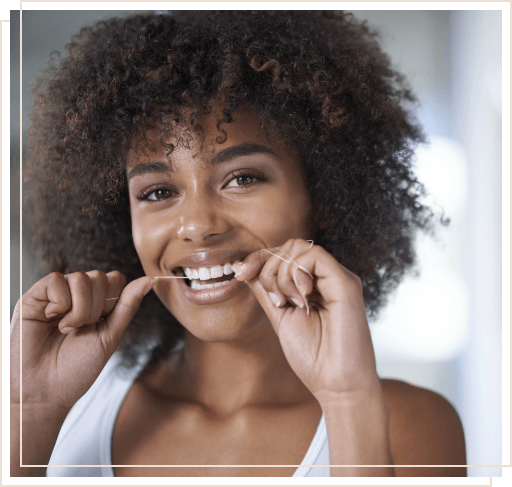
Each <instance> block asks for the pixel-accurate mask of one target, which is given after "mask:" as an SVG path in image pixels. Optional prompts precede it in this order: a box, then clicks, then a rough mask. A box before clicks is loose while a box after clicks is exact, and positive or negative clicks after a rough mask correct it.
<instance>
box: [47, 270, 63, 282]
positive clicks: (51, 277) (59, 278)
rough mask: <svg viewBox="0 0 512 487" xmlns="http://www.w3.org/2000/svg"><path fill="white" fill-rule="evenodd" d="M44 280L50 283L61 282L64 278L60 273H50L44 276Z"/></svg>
mask: <svg viewBox="0 0 512 487" xmlns="http://www.w3.org/2000/svg"><path fill="white" fill-rule="evenodd" d="M46 279H48V280H49V281H50V282H58V281H62V280H63V279H64V276H63V275H62V274H61V273H60V272H50V274H48V275H47V276H46Z"/></svg>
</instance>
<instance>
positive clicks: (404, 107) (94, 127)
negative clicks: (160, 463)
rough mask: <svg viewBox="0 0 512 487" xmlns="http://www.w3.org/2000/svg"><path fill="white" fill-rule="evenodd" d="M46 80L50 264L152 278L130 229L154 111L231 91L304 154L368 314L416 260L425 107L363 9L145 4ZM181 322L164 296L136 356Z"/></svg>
mask: <svg viewBox="0 0 512 487" xmlns="http://www.w3.org/2000/svg"><path fill="white" fill-rule="evenodd" d="M66 49H67V55H66V56H64V57H62V59H60V60H59V61H56V62H54V63H53V64H50V66H49V67H48V68H47V69H46V71H45V72H44V73H43V74H42V76H41V77H40V78H39V79H38V81H37V83H36V85H35V88H34V107H33V111H32V114H31V126H30V137H29V166H30V169H29V182H30V184H31V188H32V193H31V194H32V205H33V213H34V228H35V234H36V235H35V240H36V244H37V248H38V249H39V251H40V254H41V256H42V258H43V260H44V261H45V262H46V263H47V264H48V266H47V269H46V270H47V271H50V270H51V271H60V272H63V273H69V272H75V271H88V270H92V269H99V270H102V271H104V272H109V271H111V270H114V269H117V270H119V271H120V272H122V273H123V274H125V276H126V277H127V279H128V280H132V279H134V278H137V277H140V276H141V275H143V270H142V267H141V265H140V262H139V259H138V257H137V254H136V252H135V248H134V245H133V242H132V236H131V221H130V214H129V207H128V199H127V188H126V176H125V164H126V162H125V155H126V152H127V150H128V148H129V145H130V140H132V139H133V137H134V135H135V134H140V135H142V136H143V135H144V134H145V132H146V130H147V129H148V128H149V127H150V126H151V123H152V121H153V122H154V121H155V120H162V118H163V117H167V118H169V117H170V118H171V119H173V120H175V121H180V120H182V119H183V112H184V110H186V111H187V114H189V115H190V114H191V115H190V119H189V125H190V126H191V128H192V129H194V128H197V126H196V124H197V120H198V119H199V117H201V116H202V115H206V114H209V113H210V112H211V110H212V101H213V100H214V99H219V98H220V99H222V100H223V102H224V107H225V108H224V110H223V113H222V116H221V118H220V119H219V120H218V125H217V126H218V129H219V133H220V135H221V136H222V134H223V132H222V125H223V124H226V123H230V121H231V113H233V111H235V110H236V109H237V108H239V107H240V106H242V105H244V106H245V107H248V108H250V109H252V110H254V111H255V112H256V113H257V114H258V115H259V117H260V121H261V122H260V125H261V127H262V129H264V127H265V126H269V125H270V126H273V127H276V128H277V129H278V132H279V134H280V136H281V137H282V138H283V140H284V141H286V142H287V143H290V144H292V145H293V146H294V147H295V148H296V149H297V150H298V152H299V154H300V155H301V158H302V161H303V164H304V169H305V174H306V177H307V184H308V190H309V194H310V197H311V201H312V204H313V208H314V211H315V218H317V219H321V220H322V221H325V222H327V225H324V226H325V227H326V228H323V229H321V230H318V232H317V234H316V235H315V236H314V239H315V242H316V243H318V244H320V245H322V246H323V247H324V248H325V249H327V250H328V251H329V252H330V253H332V254H333V255H334V256H335V257H336V258H337V259H338V260H339V262H341V263H342V264H343V265H344V266H346V267H347V268H348V269H350V270H351V271H353V272H355V273H356V274H357V275H358V276H359V277H360V278H361V279H362V282H363V286H364V297H365V303H366V308H367V312H368V313H369V315H370V316H376V313H377V311H378V310H379V309H380V308H381V307H382V305H383V304H384V303H385V298H386V296H387V295H388V294H389V292H390V291H391V290H393V289H394V288H395V287H396V285H397V284H398V283H399V282H400V280H401V279H402V277H403V276H404V274H405V272H407V271H408V270H410V269H411V268H412V265H413V263H414V252H413V236H414V233H415V231H416V230H417V229H422V230H428V229H429V228H431V221H432V220H433V218H432V217H433V215H432V212H431V211H430V210H429V208H427V207H425V206H423V205H422V204H421V203H420V201H419V198H420V196H421V195H422V193H423V192H424V190H423V186H422V185H421V184H420V183H419V182H418V181H417V180H416V178H415V176H414V174H413V173H412V170H411V156H412V154H413V149H414V147H415V145H416V144H417V143H418V142H421V141H422V140H423V136H422V133H421V130H420V128H419V126H418V125H417V123H416V122H415V121H414V120H413V118H412V117H411V111H410V109H411V107H412V104H413V102H415V99H414V97H413V96H412V95H411V93H410V92H409V90H408V89H407V87H406V85H405V84H404V80H403V79H402V77H401V76H400V74H399V73H397V72H396V71H394V70H393V69H392V68H391V66H390V62H389V60H388V58H387V56H386V55H385V54H383V53H382V52H381V50H380V47H379V44H378V40H377V36H376V34H375V33H374V32H372V31H371V30H370V29H369V28H368V27H367V26H366V24H365V23H361V22H358V21H356V20H355V19H354V18H353V16H352V15H350V14H345V13H340V12H337V13H334V12H318V11H313V12H306V11H298V12H292V11H279V12H268V11H255V12H251V11H227V12H201V11H194V12H176V13H170V14H165V15H155V14H148V15H134V16H131V17H128V18H124V19H120V18H113V19H110V20H108V21H105V22H99V23H97V24H96V25H94V26H93V27H87V28H83V29H81V31H80V33H79V34H77V35H76V36H74V37H72V39H71V41H70V42H69V44H68V45H67V47H66ZM181 334H182V327H181V325H180V324H179V323H178V322H177V321H176V320H175V319H174V317H173V316H172V315H171V314H170V313H169V312H168V311H167V310H166V309H165V308H164V306H163V305H162V304H161V303H160V302H159V300H158V298H157V297H156V295H154V294H153V293H151V294H150V295H149V296H148V297H147V298H146V299H145V300H144V302H143V305H142V307H141V308H140V310H139V312H138V313H137V316H136V317H135V319H134V320H133V322H132V323H131V325H130V326H129V328H128V330H127V332H126V334H125V336H124V337H123V342H122V345H123V353H124V357H125V359H126V360H127V362H128V363H133V362H134V361H135V360H136V358H137V357H138V356H139V355H140V353H141V352H143V351H149V352H151V353H152V357H153V361H154V362H155V361H157V360H158V359H160V358H162V357H164V356H165V355H166V354H167V353H168V351H169V350H170V349H171V348H172V346H173V345H174V344H175V343H176V341H177V339H178V338H179V337H180V335H181Z"/></svg>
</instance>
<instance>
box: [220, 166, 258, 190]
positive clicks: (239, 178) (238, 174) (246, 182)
mask: <svg viewBox="0 0 512 487" xmlns="http://www.w3.org/2000/svg"><path fill="white" fill-rule="evenodd" d="M263 180H264V176H263V174H262V173H261V172H259V171H255V170H247V169H239V170H237V171H234V172H232V173H231V174H230V175H229V182H228V184H226V186H225V187H226V188H244V187H247V186H250V185H251V184H254V183H256V182H257V181H263Z"/></svg>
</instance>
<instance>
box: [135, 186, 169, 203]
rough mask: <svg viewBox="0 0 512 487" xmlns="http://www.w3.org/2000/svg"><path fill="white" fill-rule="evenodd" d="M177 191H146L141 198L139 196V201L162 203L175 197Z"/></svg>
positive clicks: (165, 189)
mask: <svg viewBox="0 0 512 487" xmlns="http://www.w3.org/2000/svg"><path fill="white" fill-rule="evenodd" d="M175 194H177V193H176V191H174V190H172V189H168V188H153V189H148V190H146V191H144V192H143V193H142V194H141V195H140V196H137V198H138V199H139V200H147V201H162V200H165V199H167V198H170V197H171V196H174V195H175Z"/></svg>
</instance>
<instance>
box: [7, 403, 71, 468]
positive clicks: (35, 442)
mask: <svg viewBox="0 0 512 487" xmlns="http://www.w3.org/2000/svg"><path fill="white" fill-rule="evenodd" d="M10 412H11V421H10V424H11V476H12V477H44V476H45V475H46V467H20V456H21V455H20V451H21V450H20V447H22V448H23V451H22V452H23V454H22V456H21V460H22V461H23V465H48V462H49V461H50V457H51V454H52V451H53V447H54V446H55V442H56V441H57V436H58V435H59V431H60V429H61V427H62V423H63V422H64V419H65V417H66V412H65V411H55V410H47V409H44V408H40V407H31V406H26V405H24V406H23V411H22V414H21V416H22V419H23V441H22V442H21V445H20V405H19V404H11V411H10Z"/></svg>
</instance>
